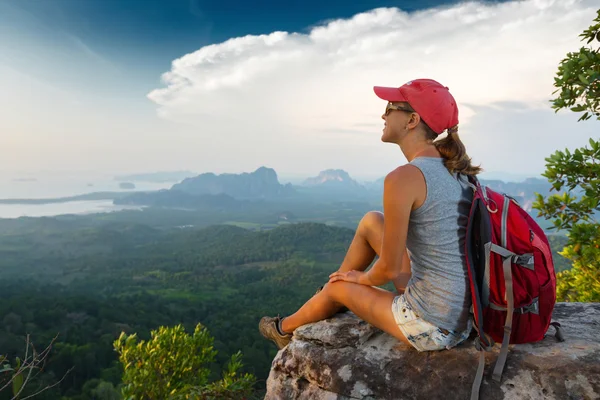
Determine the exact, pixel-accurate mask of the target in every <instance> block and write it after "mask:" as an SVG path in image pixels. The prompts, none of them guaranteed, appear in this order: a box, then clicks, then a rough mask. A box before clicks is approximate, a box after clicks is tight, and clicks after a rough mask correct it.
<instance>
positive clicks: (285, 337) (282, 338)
mask: <svg viewBox="0 0 600 400" xmlns="http://www.w3.org/2000/svg"><path fill="white" fill-rule="evenodd" d="M280 321H281V318H279V317H262V318H261V320H260V322H259V323H258V330H259V331H260V334H261V335H263V336H264V337H265V338H266V339H269V340H272V341H273V342H274V343H275V344H276V345H277V348H278V349H279V350H281V349H283V348H284V347H285V346H287V345H288V343H290V342H291V341H292V334H291V333H284V332H280V331H279V326H280V325H279V324H280Z"/></svg>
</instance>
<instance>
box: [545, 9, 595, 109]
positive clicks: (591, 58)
mask: <svg viewBox="0 0 600 400" xmlns="http://www.w3.org/2000/svg"><path fill="white" fill-rule="evenodd" d="M597 13H598V15H597V16H596V19H594V22H595V24H593V25H592V26H590V27H589V28H588V29H586V30H585V31H583V33H582V34H581V35H579V36H580V37H581V40H582V41H585V42H587V43H586V44H587V45H588V47H586V46H583V47H581V48H580V49H579V51H577V52H573V53H567V57H566V58H564V59H563V60H562V61H561V62H560V64H559V66H558V72H557V73H556V76H555V77H554V86H555V87H557V88H558V89H557V90H556V91H555V92H554V93H557V92H560V93H559V95H558V96H557V97H556V98H555V99H553V100H552V108H554V109H555V110H556V112H558V111H559V110H561V109H564V108H569V109H570V110H571V111H574V112H583V115H581V117H580V118H579V120H580V121H581V120H587V119H590V118H591V117H592V115H595V116H596V118H597V119H599V120H600V51H599V49H598V47H596V46H594V45H595V44H596V43H595V42H600V10H598V11H597Z"/></svg>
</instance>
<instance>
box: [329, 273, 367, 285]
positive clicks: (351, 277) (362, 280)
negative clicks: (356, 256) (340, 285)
mask: <svg viewBox="0 0 600 400" xmlns="http://www.w3.org/2000/svg"><path fill="white" fill-rule="evenodd" d="M337 281H344V282H352V283H358V284H361V285H368V283H367V282H366V281H368V277H367V274H366V273H365V272H362V271H348V272H340V271H336V272H334V273H333V274H331V275H329V283H333V282H337Z"/></svg>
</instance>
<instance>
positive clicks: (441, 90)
mask: <svg viewBox="0 0 600 400" xmlns="http://www.w3.org/2000/svg"><path fill="white" fill-rule="evenodd" d="M373 90H374V91H375V94H376V95H377V96H378V97H380V98H382V99H383V100H387V101H392V102H395V101H402V102H406V103H408V104H410V106H411V107H412V108H413V110H415V111H416V112H417V113H418V114H419V115H420V116H421V119H422V120H423V121H425V123H426V124H427V126H429V127H430V128H431V129H432V130H433V131H434V132H435V133H437V134H438V135H439V134H440V133H442V132H444V131H445V130H446V129H449V128H453V127H455V126H456V125H458V107H457V106H456V100H454V97H452V95H451V94H450V91H449V89H448V88H447V87H446V86H443V85H442V84H440V83H439V82H436V81H434V80H433V79H415V80H414V81H410V82H407V83H405V84H404V85H402V86H400V87H399V88H392V87H382V86H375V87H374V88H373Z"/></svg>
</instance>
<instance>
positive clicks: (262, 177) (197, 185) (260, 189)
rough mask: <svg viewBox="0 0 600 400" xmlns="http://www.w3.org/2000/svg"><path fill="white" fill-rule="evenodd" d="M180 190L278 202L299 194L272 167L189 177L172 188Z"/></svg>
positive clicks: (192, 193)
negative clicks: (283, 182)
mask: <svg viewBox="0 0 600 400" xmlns="http://www.w3.org/2000/svg"><path fill="white" fill-rule="evenodd" d="M171 190H177V191H180V192H184V193H187V194H191V195H196V196H198V195H205V194H212V195H216V194H226V195H229V196H231V197H234V198H236V199H277V198H286V197H291V196H293V195H294V194H296V192H295V190H294V189H293V187H292V185H290V184H287V185H282V184H281V183H279V180H278V179H277V173H276V172H275V170H274V169H272V168H266V167H260V168H258V169H257V170H256V171H254V172H250V173H248V172H244V173H242V174H221V175H215V174H213V173H205V174H201V175H198V176H196V177H194V178H186V179H184V180H183V182H181V183H178V184H176V185H173V187H172V188H171Z"/></svg>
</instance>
